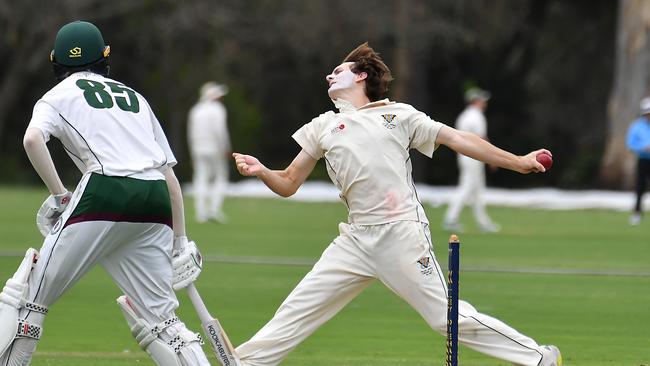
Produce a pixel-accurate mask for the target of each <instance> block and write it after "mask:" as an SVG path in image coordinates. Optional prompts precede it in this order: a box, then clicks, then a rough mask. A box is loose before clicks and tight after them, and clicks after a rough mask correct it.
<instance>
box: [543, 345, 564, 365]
mask: <svg viewBox="0 0 650 366" xmlns="http://www.w3.org/2000/svg"><path fill="white" fill-rule="evenodd" d="M540 348H541V349H542V357H543V358H542V362H541V363H540V364H539V365H540V366H562V354H561V353H560V350H559V348H557V347H555V346H554V345H552V344H551V345H548V346H541V347H540Z"/></svg>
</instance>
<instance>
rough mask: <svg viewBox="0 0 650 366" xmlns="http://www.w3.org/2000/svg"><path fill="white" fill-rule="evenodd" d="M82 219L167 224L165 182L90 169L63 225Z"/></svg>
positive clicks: (169, 210)
mask: <svg viewBox="0 0 650 366" xmlns="http://www.w3.org/2000/svg"><path fill="white" fill-rule="evenodd" d="M85 221H114V222H140V223H157V224H164V225H167V226H169V227H170V228H171V227H172V208H171V201H170V199H169V191H168V190H167V183H166V182H165V181H164V180H141V179H135V178H129V177H109V176H105V175H101V174H96V173H92V174H91V176H90V178H89V179H88V183H87V184H86V188H85V189H84V192H83V195H82V196H81V199H80V200H79V203H78V204H77V206H76V207H75V209H74V211H73V212H72V214H71V215H70V217H69V218H68V220H67V221H66V223H65V225H64V227H66V226H69V225H72V224H76V223H78V222H85Z"/></svg>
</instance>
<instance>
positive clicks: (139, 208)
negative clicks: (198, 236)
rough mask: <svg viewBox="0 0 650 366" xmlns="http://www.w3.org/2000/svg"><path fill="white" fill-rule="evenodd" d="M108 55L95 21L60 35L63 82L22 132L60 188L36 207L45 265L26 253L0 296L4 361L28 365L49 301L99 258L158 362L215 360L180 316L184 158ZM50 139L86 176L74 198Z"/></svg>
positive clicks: (186, 364)
mask: <svg viewBox="0 0 650 366" xmlns="http://www.w3.org/2000/svg"><path fill="white" fill-rule="evenodd" d="M109 53H110V48H109V47H108V46H106V45H105V44H104V40H103V37H102V35H101V33H100V31H99V29H97V27H95V26H94V25H93V24H91V23H88V22H81V21H77V22H72V23H69V24H66V25H65V26H63V27H62V28H61V29H60V30H59V32H58V33H57V36H56V41H55V48H54V50H53V51H52V56H51V60H52V63H53V66H54V71H55V74H56V76H57V78H58V79H59V80H61V81H60V83H58V84H57V85H56V86H55V87H54V88H52V89H51V90H50V91H48V92H47V93H46V94H45V95H44V96H43V97H42V98H41V99H40V100H39V101H38V102H37V103H36V105H35V106H34V111H33V115H32V119H31V121H30V124H29V127H28V128H27V131H26V132H25V137H24V145H25V150H26V152H27V155H28V156H29V159H30V161H31V162H32V164H33V166H34V168H35V170H36V172H37V173H38V174H39V176H40V177H41V178H42V180H43V181H44V183H45V185H46V186H47V188H48V190H49V191H50V193H51V194H52V196H50V197H49V198H48V199H47V200H46V201H45V203H44V204H43V207H42V208H41V210H39V214H38V225H39V229H41V231H42V233H43V234H44V235H47V236H46V238H45V241H44V242H43V246H42V248H41V250H40V255H39V256H38V261H37V262H36V263H35V264H33V259H34V258H35V257H36V256H37V254H36V251H34V250H33V249H31V250H30V251H28V253H27V255H26V257H25V260H24V261H23V263H22V264H21V266H20V268H19V270H18V271H17V272H16V275H15V276H14V277H13V278H12V279H10V280H9V281H8V282H7V286H5V288H4V289H3V292H2V295H0V334H1V333H4V335H5V336H4V337H0V339H2V340H8V341H9V342H8V343H7V342H6V341H5V343H4V344H0V365H2V366H7V365H9V366H17V365H27V364H29V362H30V359H31V357H32V353H33V352H34V350H35V348H36V343H37V341H38V338H39V337H40V333H41V329H42V324H43V320H44V318H45V314H46V313H47V308H49V307H50V306H51V305H52V304H53V303H54V302H56V301H57V299H58V298H59V297H60V296H61V295H63V293H64V292H65V291H66V290H68V289H69V288H71V287H72V286H73V285H74V284H75V283H76V282H77V281H78V280H79V279H80V278H81V277H82V276H83V275H84V274H86V273H87V272H88V271H89V270H90V269H91V268H92V267H94V265H96V264H99V265H101V266H102V267H103V268H104V269H105V270H106V271H107V272H108V273H109V275H110V276H111V278H112V279H113V281H114V282H115V283H116V284H117V285H118V287H119V288H120V289H121V291H123V292H124V294H126V296H123V297H120V299H118V303H119V304H120V306H121V308H122V310H123V312H124V315H125V316H126V318H127V321H128V323H129V327H130V328H131V331H132V333H133V335H134V336H135V337H136V339H137V341H138V342H139V344H140V346H141V347H142V348H143V349H145V350H146V351H147V352H148V353H149V354H150V355H151V356H152V357H153V358H154V361H155V362H156V364H158V365H164V366H167V365H170V366H180V365H183V366H190V365H192V366H194V365H209V363H208V361H207V359H206V357H205V355H204V354H203V350H202V348H201V345H200V337H198V335H197V334H195V333H192V332H190V331H189V330H188V329H187V328H186V327H185V325H184V324H183V323H182V322H181V321H180V320H179V319H178V318H177V317H176V315H175V314H174V311H175V309H176V308H177V307H178V301H177V300H176V297H175V294H174V292H173V290H172V273H173V272H172V266H171V256H172V240H173V239H174V237H173V235H174V234H176V235H177V236H178V239H177V240H183V238H184V219H183V210H182V197H181V191H180V186H179V183H178V180H177V179H176V176H175V175H174V172H173V170H172V166H174V165H175V164H176V160H175V158H174V155H173V154H172V151H171V149H170V147H169V144H168V142H167V139H166V137H165V134H164V132H163V130H162V128H161V126H160V124H159V122H158V120H157V119H156V117H155V115H154V113H153V111H152V110H151V108H150V107H149V104H148V103H147V101H146V100H145V99H144V98H143V97H142V96H141V95H140V94H138V93H136V92H135V91H134V90H133V89H131V88H129V87H127V86H125V85H124V84H122V83H120V82H118V81H116V80H113V79H109V78H108V77H107V75H108V56H109ZM52 136H54V137H55V138H57V139H59V140H60V141H61V143H62V144H63V146H64V148H65V149H66V151H67V152H68V154H69V156H70V158H71V159H72V160H73V161H74V162H75V164H76V165H77V167H79V169H80V170H81V172H82V173H83V175H82V177H81V180H80V182H79V183H78V185H77V188H76V189H75V191H74V193H73V194H70V193H69V192H68V191H67V190H66V188H65V187H64V186H63V184H62V182H61V180H60V179H59V176H58V174H57V173H56V169H55V167H54V164H53V163H52V159H51V157H50V154H49V152H48V150H47V146H46V142H47V141H48V140H49V139H50V137H52ZM172 226H173V227H174V231H172ZM184 241H186V239H184ZM32 266H33V270H32ZM98 315H99V314H98ZM16 323H17V324H18V325H19V326H18V334H16V327H14V326H11V325H12V324H13V325H15V324H16ZM7 332H11V333H10V334H9V337H6V335H7ZM0 343H2V342H0Z"/></svg>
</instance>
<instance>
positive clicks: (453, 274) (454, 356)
mask: <svg viewBox="0 0 650 366" xmlns="http://www.w3.org/2000/svg"><path fill="white" fill-rule="evenodd" d="M447 268H448V270H447V359H446V361H447V362H446V365H447V366H457V365H458V278H459V276H458V272H459V271H460V242H459V241H458V236H456V235H451V237H450V238H449V262H448V264H447Z"/></svg>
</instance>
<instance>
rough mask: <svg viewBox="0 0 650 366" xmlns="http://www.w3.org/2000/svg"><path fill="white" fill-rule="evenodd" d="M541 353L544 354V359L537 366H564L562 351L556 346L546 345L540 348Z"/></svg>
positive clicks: (516, 365)
mask: <svg viewBox="0 0 650 366" xmlns="http://www.w3.org/2000/svg"><path fill="white" fill-rule="evenodd" d="M539 348H540V351H541V352H542V359H541V360H540V362H539V364H538V365H537V366H562V354H561V353H560V350H559V349H558V348H557V347H555V346H554V345H548V346H546V345H544V346H540V347H539ZM513 365H514V366H523V365H519V364H513Z"/></svg>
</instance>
